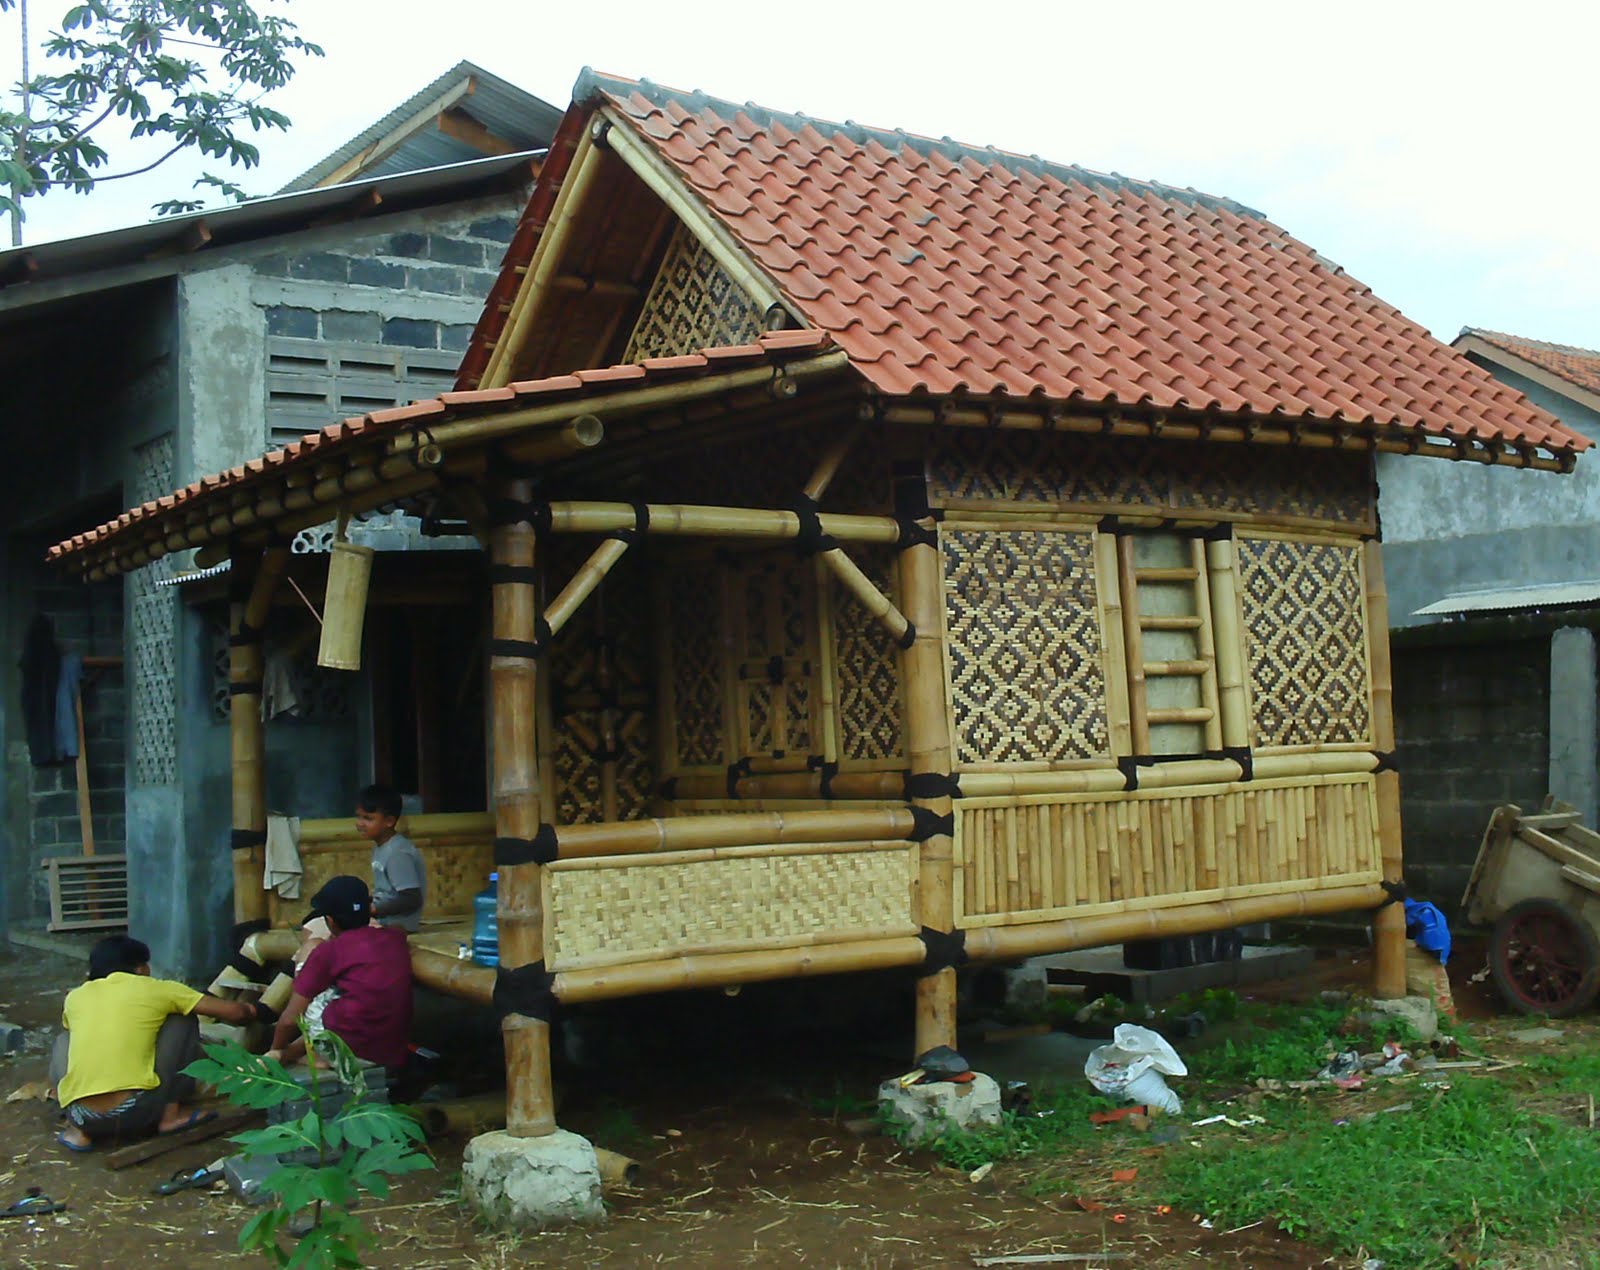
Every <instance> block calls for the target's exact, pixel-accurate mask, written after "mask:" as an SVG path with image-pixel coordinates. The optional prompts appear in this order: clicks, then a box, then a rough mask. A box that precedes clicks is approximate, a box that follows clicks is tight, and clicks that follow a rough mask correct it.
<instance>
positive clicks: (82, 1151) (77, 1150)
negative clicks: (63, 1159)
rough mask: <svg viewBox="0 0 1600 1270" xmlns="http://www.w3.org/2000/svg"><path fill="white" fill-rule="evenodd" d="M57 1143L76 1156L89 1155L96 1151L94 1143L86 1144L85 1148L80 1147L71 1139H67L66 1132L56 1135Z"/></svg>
mask: <svg viewBox="0 0 1600 1270" xmlns="http://www.w3.org/2000/svg"><path fill="white" fill-rule="evenodd" d="M56 1141H57V1142H58V1143H59V1144H60V1145H62V1146H64V1147H66V1148H67V1150H69V1151H71V1152H72V1153H73V1154H74V1155H88V1154H89V1152H91V1151H93V1150H94V1143H92V1142H89V1143H85V1144H84V1145H83V1146H79V1145H78V1144H77V1143H76V1142H74V1141H73V1140H72V1139H71V1138H69V1137H67V1135H66V1134H65V1133H64V1132H63V1133H58V1134H56Z"/></svg>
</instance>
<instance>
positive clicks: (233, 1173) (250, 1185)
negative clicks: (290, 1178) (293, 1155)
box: [222, 1155, 283, 1204]
mask: <svg viewBox="0 0 1600 1270" xmlns="http://www.w3.org/2000/svg"><path fill="white" fill-rule="evenodd" d="M282 1167H283V1161H282V1160H280V1159H279V1158H278V1157H277V1156H275V1155H259V1156H252V1157H250V1158H248V1159H247V1158H246V1157H244V1156H242V1155H230V1156H229V1157H228V1158H227V1159H226V1160H224V1161H223V1162H222V1176H223V1178H224V1179H225V1180H226V1181H227V1183H228V1186H229V1188H230V1189H231V1190H232V1191H233V1193H234V1194H235V1195H237V1196H238V1197H239V1198H240V1199H242V1200H243V1201H244V1202H245V1203H246V1204H265V1203H268V1202H269V1201H270V1200H271V1199H272V1196H271V1195H269V1194H268V1193H267V1192H266V1191H263V1190H262V1189H261V1184H262V1183H263V1182H265V1181H266V1180H267V1179H268V1178H269V1177H271V1176H272V1175H273V1174H274V1173H276V1172H277V1171H278V1170H279V1169H281V1168H282Z"/></svg>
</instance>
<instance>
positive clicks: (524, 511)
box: [489, 498, 550, 533]
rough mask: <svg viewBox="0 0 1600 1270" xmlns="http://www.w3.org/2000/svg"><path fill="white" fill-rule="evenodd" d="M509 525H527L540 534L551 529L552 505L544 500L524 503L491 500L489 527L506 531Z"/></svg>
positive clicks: (513, 499)
mask: <svg viewBox="0 0 1600 1270" xmlns="http://www.w3.org/2000/svg"><path fill="white" fill-rule="evenodd" d="M507 525H527V526H529V527H530V528H532V529H534V530H536V531H538V532H540V533H547V532H548V531H549V529H550V504H549V503H547V502H545V501H544V500H542V499H534V500H533V501H531V502H526V503H524V502H522V501H520V500H518V499H515V498H491V499H490V500H489V527H490V528H491V529H504V528H505V527H506V526H507Z"/></svg>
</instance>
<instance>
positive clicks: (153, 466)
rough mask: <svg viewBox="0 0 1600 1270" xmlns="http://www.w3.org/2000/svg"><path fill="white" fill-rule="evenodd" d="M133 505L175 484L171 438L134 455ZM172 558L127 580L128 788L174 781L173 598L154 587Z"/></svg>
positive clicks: (141, 448) (160, 439)
mask: <svg viewBox="0 0 1600 1270" xmlns="http://www.w3.org/2000/svg"><path fill="white" fill-rule="evenodd" d="M133 458H134V470H133V480H132V482H131V483H130V484H131V490H132V498H131V500H130V501H131V503H132V505H133V506H135V507H138V506H140V505H141V504H143V503H145V502H148V501H149V500H150V499H153V498H160V497H162V496H164V495H166V494H168V493H170V492H171V491H172V489H173V488H174V487H176V485H177V480H176V473H175V446H174V442H173V437H172V434H171V433H168V434H166V435H165V436H161V437H157V438H156V439H155V440H153V441H146V442H145V443H144V444H143V445H141V446H138V447H136V448H135V450H134V452H133ZM170 568H171V557H163V558H162V559H160V560H157V561H156V562H155V563H154V564H152V565H150V566H149V567H148V568H145V569H136V570H135V571H134V572H133V573H132V574H130V575H129V578H128V591H129V596H130V607H131V609H132V624H133V630H132V631H131V632H130V635H131V638H130V639H129V641H128V644H129V652H130V656H131V658H132V662H133V665H132V673H131V674H130V675H129V676H128V682H129V685H130V687H131V689H132V714H133V720H132V722H133V738H132V749H133V755H132V761H133V773H132V783H133V784H135V785H171V784H173V783H174V782H175V781H176V780H177V779H178V740H177V730H176V719H177V682H176V679H175V677H174V665H175V662H176V651H177V650H176V647H175V641H176V637H177V626H178V596H177V594H176V591H175V590H174V589H173V588H171V587H163V586H158V585H157V583H158V582H159V581H160V580H161V579H162V578H164V577H166V576H167V575H168V573H169V572H170Z"/></svg>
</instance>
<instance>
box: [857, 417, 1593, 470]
mask: <svg viewBox="0 0 1600 1270" xmlns="http://www.w3.org/2000/svg"><path fill="white" fill-rule="evenodd" d="M882 420H883V422H884V423H887V424H900V423H913V424H938V425H941V426H944V427H957V428H994V427H1001V428H1016V429H1019V430H1020V431H1024V432H1041V431H1045V430H1047V429H1048V430H1051V431H1056V432H1089V433H1093V434H1095V435H1096V436H1108V435H1109V436H1122V437H1146V438H1160V439H1162V440H1169V441H1207V442H1213V441H1215V442H1221V443H1225V444H1228V443H1233V444H1238V443H1248V444H1251V445H1297V446H1304V447H1305V448H1306V449H1312V450H1351V451H1356V452H1358V453H1371V452H1372V451H1374V450H1376V451H1378V452H1379V453H1383V454H1420V455H1427V456H1433V457H1438V458H1445V459H1452V460H1467V461H1470V462H1475V463H1487V464H1498V465H1499V466H1502V467H1522V468H1533V469H1535V470H1537V471H1542V472H1567V471H1571V470H1572V464H1573V455H1572V454H1570V453H1562V454H1556V455H1555V456H1554V457H1551V458H1542V457H1540V456H1539V455H1538V454H1536V453H1534V452H1533V449H1532V447H1529V448H1528V449H1527V450H1512V449H1510V448H1497V449H1489V448H1487V447H1485V448H1482V449H1473V448H1464V447H1463V446H1462V445H1458V444H1457V443H1456V442H1455V441H1454V440H1448V441H1447V440H1444V439H1443V438H1440V439H1437V440H1430V439H1429V438H1428V437H1427V436H1426V435H1425V434H1423V433H1421V432H1420V431H1418V430H1415V429H1409V428H1379V429H1376V430H1374V431H1370V432H1354V431H1351V430H1350V428H1349V427H1348V425H1335V424H1332V423H1329V424H1320V423H1318V422H1316V421H1312V422H1308V423H1304V424H1302V423H1299V422H1296V423H1292V424H1291V423H1268V422H1262V421H1258V420H1254V419H1251V420H1243V421H1241V422H1239V423H1219V422H1216V421H1213V420H1209V419H1208V420H1205V421H1204V422H1196V423H1189V422H1185V421H1181V420H1172V419H1168V418H1165V417H1159V416H1158V417H1155V418H1151V419H1128V418H1116V419H1109V418H1106V417H1105V416H1101V415H1070V414H1054V413H1047V412H1046V411H1045V410H1040V411H1039V412H1037V413H1033V412H1030V411H1023V410H1000V411H995V410H987V409H970V408H968V409H955V410H945V409H940V408H938V407H933V406H890V407H888V408H887V409H886V410H884V411H883V415H882ZM1480 444H1481V443H1480ZM1468 447H1470V443H1468Z"/></svg>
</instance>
